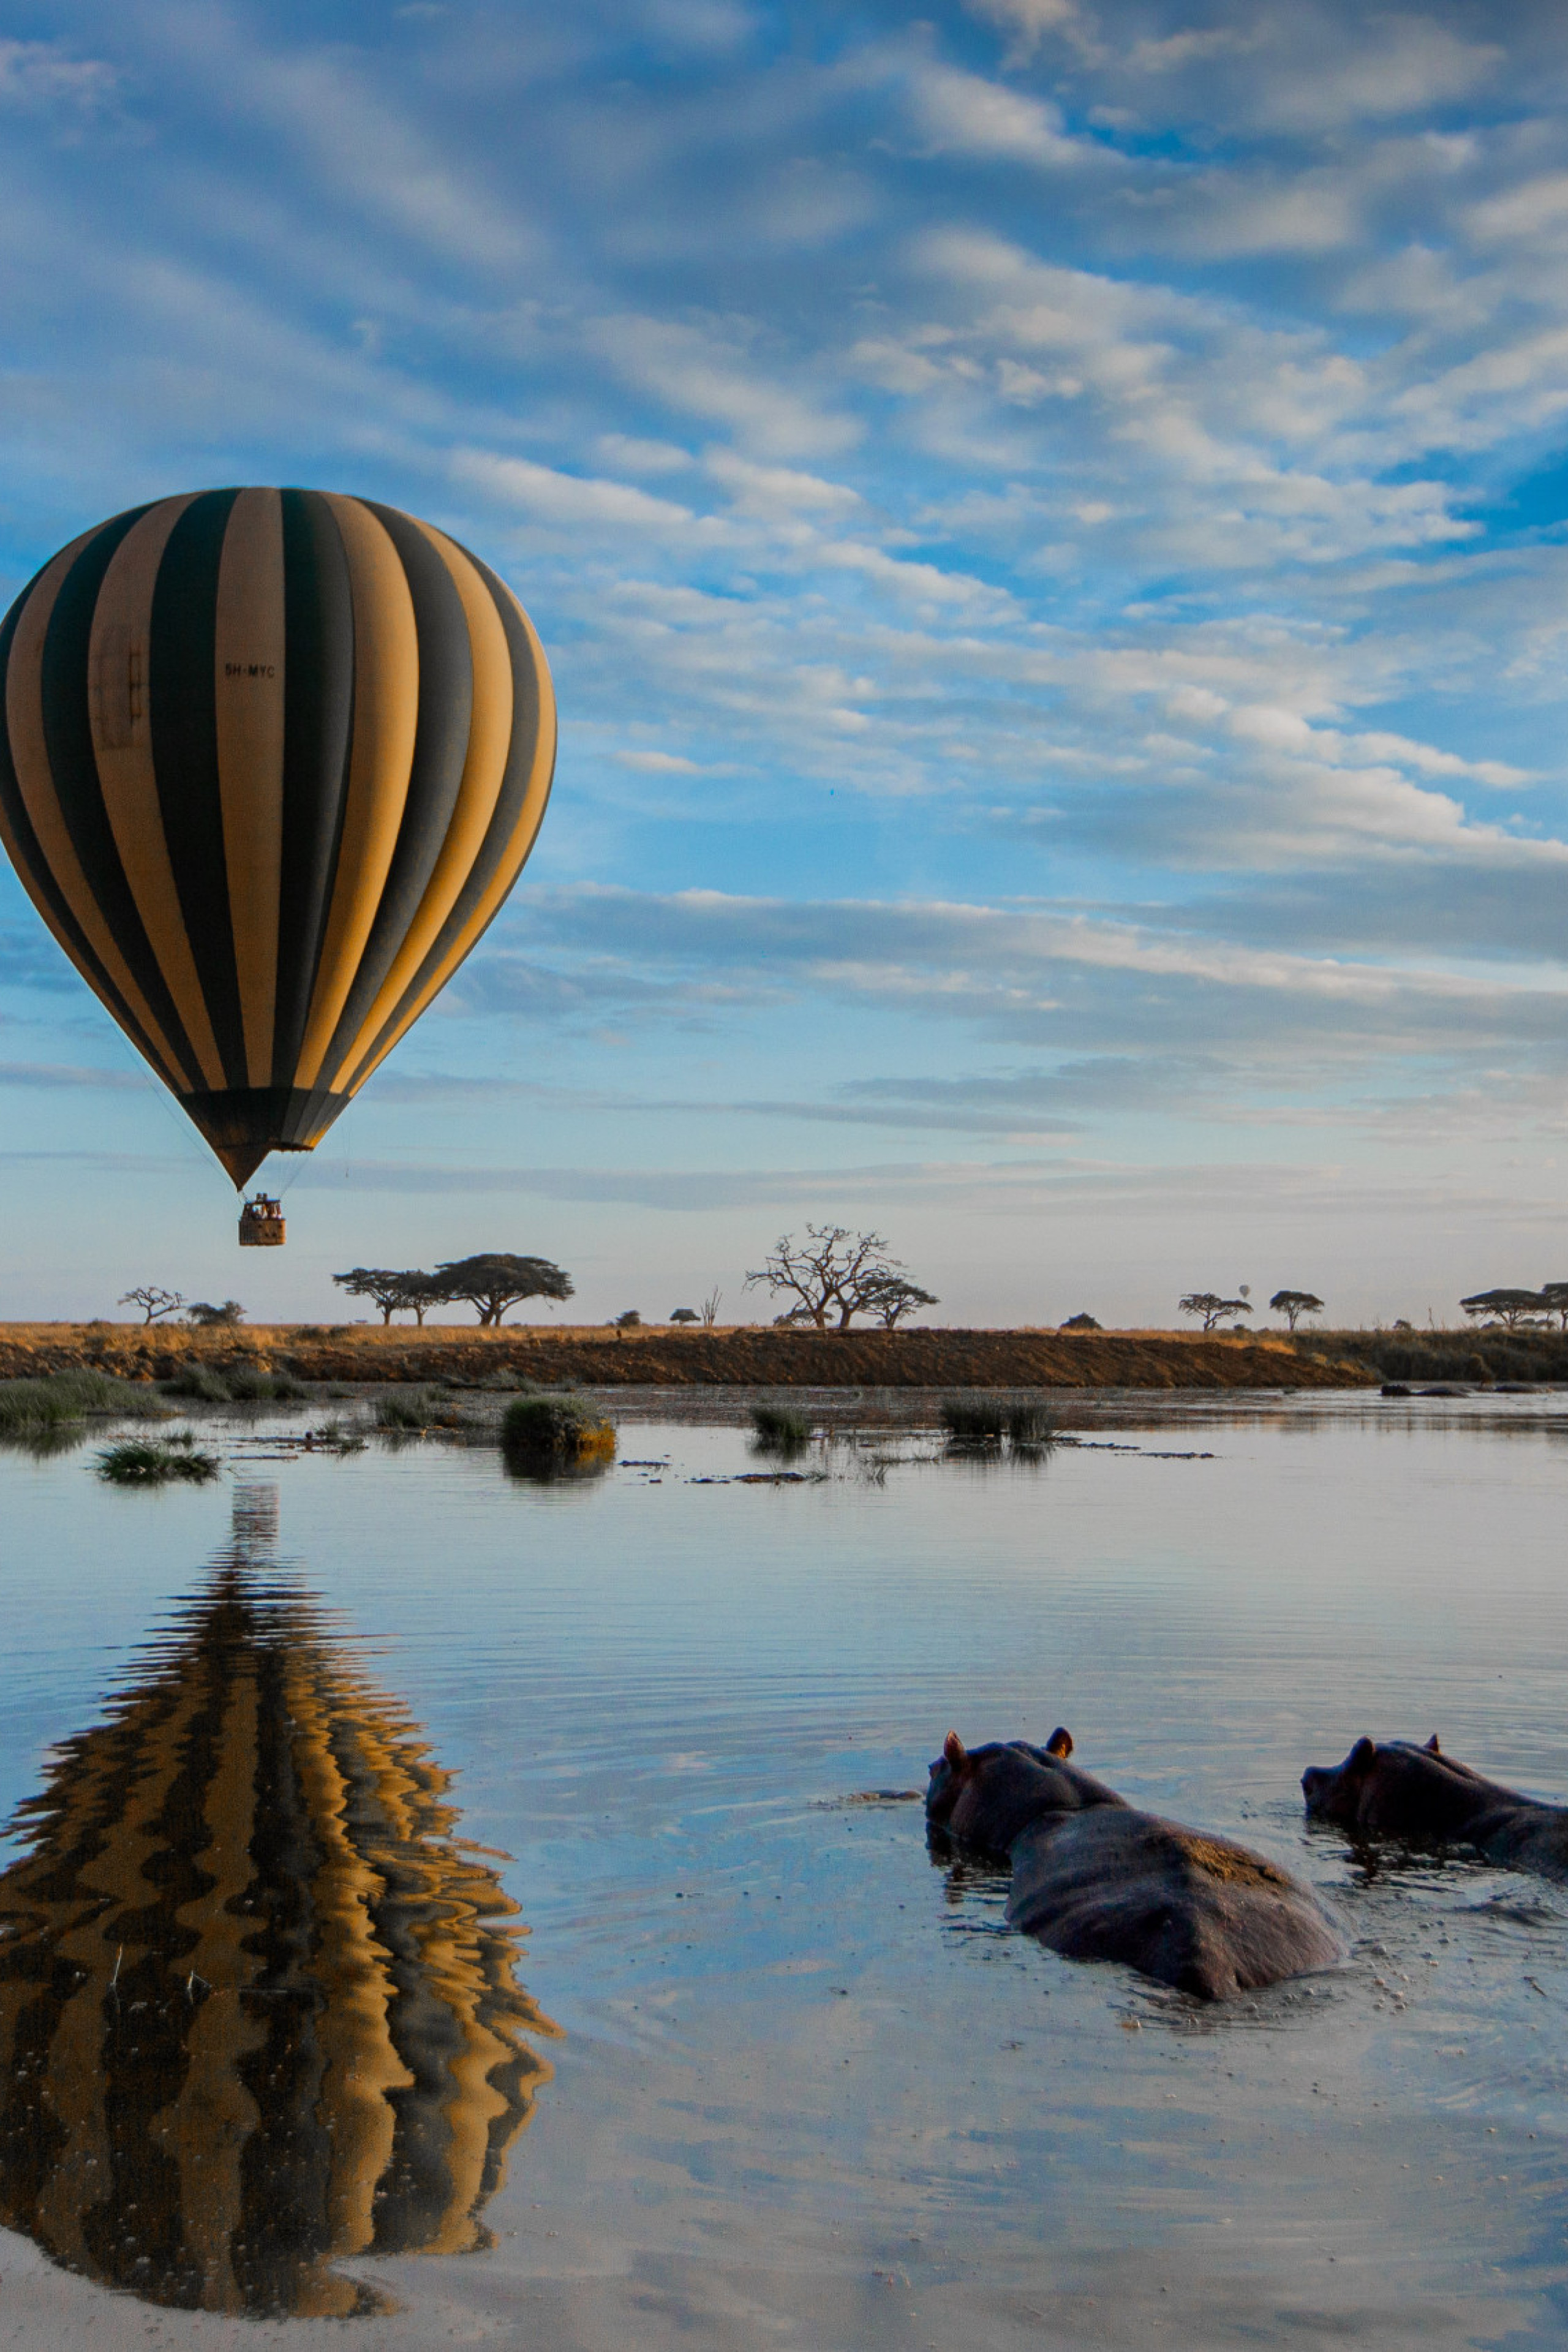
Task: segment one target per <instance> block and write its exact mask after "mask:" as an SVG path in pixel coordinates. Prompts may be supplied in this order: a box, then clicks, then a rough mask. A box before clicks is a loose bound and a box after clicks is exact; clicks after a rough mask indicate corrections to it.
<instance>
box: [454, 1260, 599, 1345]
mask: <svg viewBox="0 0 1568 2352" xmlns="http://www.w3.org/2000/svg"><path fill="white" fill-rule="evenodd" d="M436 1279H437V1282H439V1284H440V1285H441V1296H442V1297H444V1298H462V1299H466V1300H467V1301H468V1305H469V1306H470V1307H474V1308H475V1309H476V1310H477V1312H478V1314H479V1321H480V1323H481V1324H482V1325H486V1326H489V1327H491V1328H494V1327H495V1326H496V1325H498V1324H499V1323H500V1320H501V1318H502V1317H503V1316H504V1315H505V1313H506V1310H507V1308H508V1307H515V1306H517V1304H518V1303H519V1301H520V1300H521V1299H524V1298H570V1297H571V1296H572V1287H573V1286H572V1277H571V1276H570V1275H569V1274H563V1272H562V1270H561V1268H560V1267H559V1266H558V1265H552V1264H551V1263H550V1260H549V1259H548V1258H547V1257H510V1256H508V1255H506V1254H505V1253H504V1252H503V1251H500V1250H481V1251H480V1252H479V1255H477V1256H475V1257H458V1258H450V1259H448V1260H447V1262H446V1263H445V1264H444V1265H438V1266H437V1268H436Z"/></svg>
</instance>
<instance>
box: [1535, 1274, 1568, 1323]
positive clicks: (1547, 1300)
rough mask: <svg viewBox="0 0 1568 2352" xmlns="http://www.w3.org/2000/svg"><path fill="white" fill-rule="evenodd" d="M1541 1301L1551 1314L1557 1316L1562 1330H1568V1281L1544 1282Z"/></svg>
mask: <svg viewBox="0 0 1568 2352" xmlns="http://www.w3.org/2000/svg"><path fill="white" fill-rule="evenodd" d="M1541 1303H1542V1306H1543V1307H1545V1308H1546V1309H1547V1311H1548V1313H1549V1314H1552V1315H1555V1316H1556V1318H1557V1328H1558V1329H1559V1330H1560V1331H1568V1282H1543V1283H1542V1286H1541Z"/></svg>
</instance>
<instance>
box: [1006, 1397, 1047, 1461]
mask: <svg viewBox="0 0 1568 2352" xmlns="http://www.w3.org/2000/svg"><path fill="white" fill-rule="evenodd" d="M1057 1430H1058V1422H1057V1417H1056V1414H1055V1413H1054V1412H1052V1411H1051V1409H1050V1407H1049V1405H1047V1404H1038V1403H1035V1404H1013V1405H1009V1406H1008V1408H1007V1436H1008V1440H1009V1442H1010V1443H1011V1444H1013V1445H1015V1446H1017V1447H1018V1448H1019V1449H1020V1450H1021V1451H1023V1452H1027V1453H1037V1452H1038V1451H1039V1450H1040V1448H1041V1447H1042V1446H1047V1445H1054V1444H1056V1439H1057Z"/></svg>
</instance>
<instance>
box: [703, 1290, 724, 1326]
mask: <svg viewBox="0 0 1568 2352" xmlns="http://www.w3.org/2000/svg"><path fill="white" fill-rule="evenodd" d="M723 1304H724V1294H723V1292H722V1291H721V1290H710V1292H709V1293H708V1296H707V1297H706V1298H705V1299H704V1300H703V1302H702V1328H703V1329H704V1330H705V1331H711V1329H712V1328H713V1326H714V1324H715V1323H717V1321H718V1320H719V1309H720V1307H722V1305H723Z"/></svg>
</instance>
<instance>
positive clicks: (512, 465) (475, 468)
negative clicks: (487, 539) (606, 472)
mask: <svg viewBox="0 0 1568 2352" xmlns="http://www.w3.org/2000/svg"><path fill="white" fill-rule="evenodd" d="M452 472H453V474H454V476H455V477H456V478H457V479H458V481H459V482H461V483H463V484H464V485H465V486H466V487H468V488H471V489H475V490H478V491H479V492H480V493H481V494H482V495H483V496H485V497H487V498H490V499H499V500H500V501H501V502H502V503H503V504H505V505H507V506H509V507H512V508H521V509H522V510H523V511H524V512H525V513H527V514H531V515H536V516H537V517H538V518H539V520H541V521H542V522H548V523H559V524H564V525H573V524H578V523H585V524H589V525H601V526H603V527H604V528H605V529H606V530H637V531H643V530H655V531H668V530H671V529H684V528H685V527H686V526H688V525H689V524H690V523H692V522H693V521H694V520H696V519H695V517H694V516H693V515H692V513H691V510H690V509H689V508H688V507H680V506H676V505H675V504H674V503H673V502H672V501H671V500H670V499H656V498H653V497H651V496H650V495H649V493H648V492H647V490H639V489H637V488H634V487H633V486H632V485H631V484H630V483H628V482H608V481H605V480H602V479H600V478H595V476H592V475H588V476H584V475H581V474H563V473H558V472H556V471H555V469H554V468H553V467H550V466H536V465H535V464H533V462H532V461H531V459H530V458H527V457H497V456H494V455H492V454H491V453H490V452H489V451H487V450H483V449H459V450H457V451H455V452H454V453H453V457H452Z"/></svg>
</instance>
